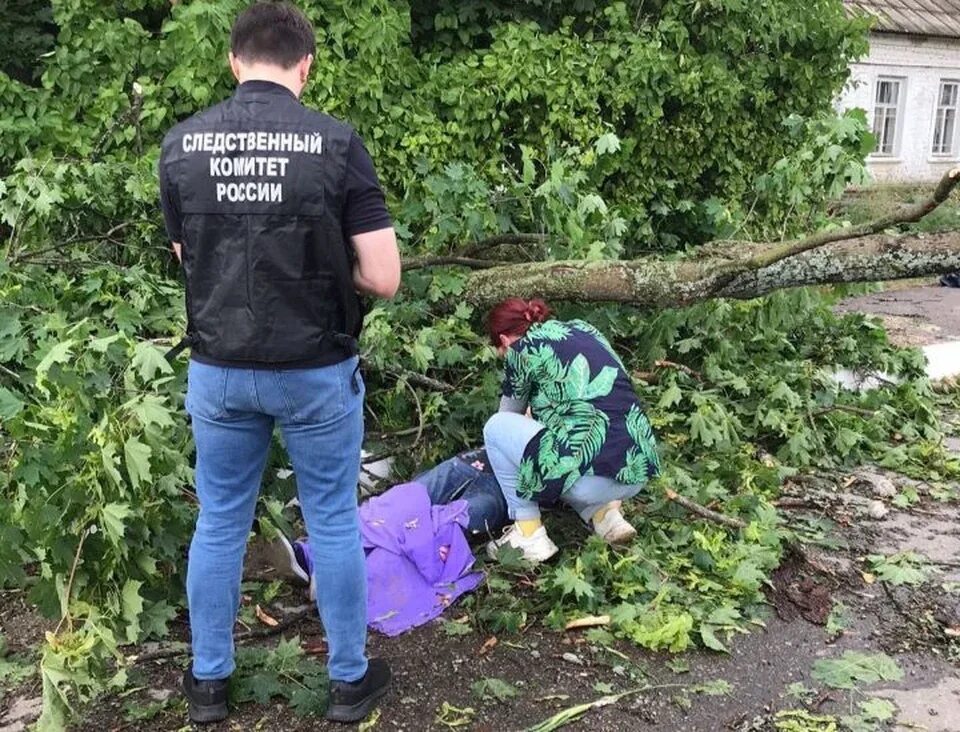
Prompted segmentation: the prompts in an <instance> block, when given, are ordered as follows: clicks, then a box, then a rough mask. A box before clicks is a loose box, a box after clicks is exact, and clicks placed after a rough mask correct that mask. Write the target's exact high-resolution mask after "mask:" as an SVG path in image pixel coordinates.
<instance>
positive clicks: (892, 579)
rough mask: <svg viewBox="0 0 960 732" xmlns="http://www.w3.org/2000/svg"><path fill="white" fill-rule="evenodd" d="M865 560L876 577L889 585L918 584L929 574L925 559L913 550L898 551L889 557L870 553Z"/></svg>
mask: <svg viewBox="0 0 960 732" xmlns="http://www.w3.org/2000/svg"><path fill="white" fill-rule="evenodd" d="M867 560H868V562H869V563H870V571H871V572H873V573H874V574H875V575H876V576H877V579H879V580H882V581H883V582H889V583H890V584H891V585H897V586H899V585H919V584H922V583H923V582H924V581H926V579H927V577H928V576H929V574H930V569H929V567H928V566H927V563H926V561H925V559H924V558H923V557H922V556H920V555H919V554H915V553H914V552H898V553H897V554H891V555H890V556H889V557H886V556H883V555H882V554H871V555H870V556H868V557H867Z"/></svg>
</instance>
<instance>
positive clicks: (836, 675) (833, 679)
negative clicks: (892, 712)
mask: <svg viewBox="0 0 960 732" xmlns="http://www.w3.org/2000/svg"><path fill="white" fill-rule="evenodd" d="M813 678H815V679H816V680H817V681H819V682H821V683H823V684H826V685H827V686H829V687H831V688H834V689H856V688H858V687H859V686H860V685H862V684H873V683H875V682H877V681H898V680H899V679H901V678H903V671H902V670H901V669H900V667H899V666H898V665H897V662H896V661H894V660H893V659H892V658H890V657H889V656H887V655H885V654H883V653H876V654H872V655H871V654H867V653H860V652H859V651H844V653H843V655H842V656H841V657H840V658H829V659H823V660H820V661H817V662H816V663H815V664H814V665H813Z"/></svg>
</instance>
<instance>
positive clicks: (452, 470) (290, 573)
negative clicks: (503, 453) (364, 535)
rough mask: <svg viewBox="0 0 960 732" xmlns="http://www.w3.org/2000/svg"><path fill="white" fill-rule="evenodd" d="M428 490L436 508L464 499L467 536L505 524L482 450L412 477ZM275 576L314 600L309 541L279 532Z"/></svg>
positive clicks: (274, 551) (494, 481)
mask: <svg viewBox="0 0 960 732" xmlns="http://www.w3.org/2000/svg"><path fill="white" fill-rule="evenodd" d="M412 482H414V483H420V484H422V485H423V486H424V487H425V488H426V489H427V494H428V495H429V497H430V502H431V503H432V504H433V505H435V506H440V505H446V504H448V503H452V502H453V501H456V500H464V501H466V502H467V505H468V507H469V518H470V520H469V523H468V524H467V532H468V536H474V537H479V536H492V535H493V534H494V533H496V532H498V531H500V530H501V529H502V528H503V526H504V525H505V524H506V523H507V504H506V501H505V500H504V498H503V492H502V491H501V490H500V485H499V484H498V483H497V479H496V476H494V474H493V470H492V469H491V467H490V463H489V461H488V460H487V453H486V451H485V450H483V449H473V450H467V451H465V452H461V453H460V454H458V455H455V456H454V457H452V458H449V459H448V460H444V461H443V462H442V463H440V464H439V465H437V466H436V467H433V468H431V469H430V470H427V471H426V472H424V473H421V474H420V475H418V476H416V477H415V478H413V480H412ZM269 558H270V561H271V563H272V564H273V566H274V567H275V568H276V570H277V574H278V576H282V577H284V578H286V579H289V580H292V581H294V582H296V583H298V584H301V585H303V586H309V588H310V599H311V600H313V599H314V598H315V597H316V580H315V577H314V573H313V554H312V553H311V550H310V541H309V539H308V538H306V537H304V538H303V539H297V540H294V539H293V538H292V537H288V536H285V535H284V534H283V533H282V532H279V531H278V535H277V538H276V539H275V540H274V542H273V544H272V545H271V547H270V555H269Z"/></svg>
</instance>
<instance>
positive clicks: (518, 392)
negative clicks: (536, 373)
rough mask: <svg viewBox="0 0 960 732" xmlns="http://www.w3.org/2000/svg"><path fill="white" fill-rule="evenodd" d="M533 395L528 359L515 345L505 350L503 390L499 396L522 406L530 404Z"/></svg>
mask: <svg viewBox="0 0 960 732" xmlns="http://www.w3.org/2000/svg"><path fill="white" fill-rule="evenodd" d="M532 393H533V378H532V371H531V368H530V357H529V355H528V354H527V353H526V352H525V351H524V350H523V349H521V348H517V347H516V345H514V346H511V347H510V348H508V349H507V358H506V366H505V367H504V370H503V389H502V393H501V395H502V396H503V397H505V398H507V399H512V400H514V401H515V402H521V403H523V404H529V403H530V397H531V396H532Z"/></svg>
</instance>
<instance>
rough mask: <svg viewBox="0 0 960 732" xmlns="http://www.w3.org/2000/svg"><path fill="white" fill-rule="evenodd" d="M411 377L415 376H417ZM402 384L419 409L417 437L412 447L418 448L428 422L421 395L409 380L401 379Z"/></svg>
mask: <svg viewBox="0 0 960 732" xmlns="http://www.w3.org/2000/svg"><path fill="white" fill-rule="evenodd" d="M411 375H412V376H415V375H416V374H411ZM400 383H401V384H403V385H404V386H405V387H407V389H409V390H410V393H411V394H412V395H413V403H414V404H415V405H416V407H417V436H416V437H414V438H413V445H411V447H416V446H417V445H419V444H420V439H421V438H422V437H423V428H424V423H425V421H426V420H425V419H424V417H423V405H422V404H421V403H420V395H419V394H417V390H416V389H414V388H413V386H412V385H411V384H410V379H409V378H405V379H401V380H400Z"/></svg>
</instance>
